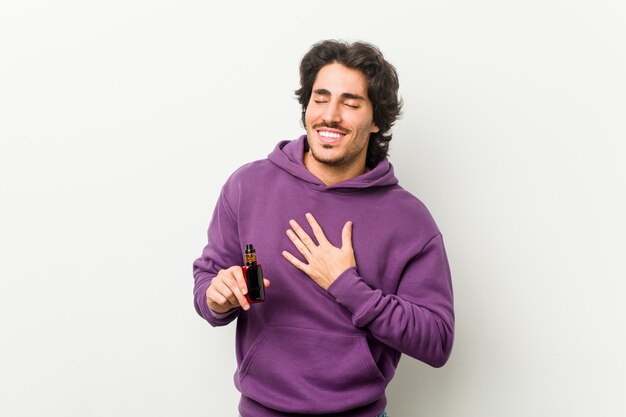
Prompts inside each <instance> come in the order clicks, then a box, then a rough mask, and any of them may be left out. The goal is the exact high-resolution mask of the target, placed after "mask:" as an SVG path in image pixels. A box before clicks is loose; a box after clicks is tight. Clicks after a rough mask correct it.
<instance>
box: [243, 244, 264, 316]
mask: <svg viewBox="0 0 626 417" xmlns="http://www.w3.org/2000/svg"><path fill="white" fill-rule="evenodd" d="M241 269H242V271H243V277H244V279H245V280H246V285H247V286H248V293H247V294H246V299H247V300H248V302H249V303H251V304H253V303H260V302H261V301H265V286H264V285H263V269H262V268H261V265H259V264H258V263H257V262H256V251H255V250H254V247H253V246H252V243H248V244H247V245H246V265H245V266H242V267H241Z"/></svg>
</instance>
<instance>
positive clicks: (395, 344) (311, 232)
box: [194, 40, 454, 417]
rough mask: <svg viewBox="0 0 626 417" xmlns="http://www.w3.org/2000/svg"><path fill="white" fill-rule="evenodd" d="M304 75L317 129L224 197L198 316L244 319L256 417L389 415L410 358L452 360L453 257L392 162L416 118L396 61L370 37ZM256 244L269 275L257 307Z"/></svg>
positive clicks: (325, 52)
mask: <svg viewBox="0 0 626 417" xmlns="http://www.w3.org/2000/svg"><path fill="white" fill-rule="evenodd" d="M300 81H301V88H300V89H299V90H297V91H296V95H297V96H298V99H299V101H300V104H301V105H302V121H303V123H304V126H305V129H306V135H303V136H301V137H300V138H298V139H297V140H294V141H283V142H280V143H279V144H278V145H277V146H276V148H275V149H274V151H273V152H272V153H271V154H270V155H269V156H268V159H264V160H261V161H256V162H252V163H250V164H247V165H244V166H243V167H241V168H240V169H238V170H237V171H236V172H235V173H234V174H233V175H232V176H231V177H230V178H229V179H228V181H227V182H226V184H225V185H224V187H223V188H222V192H221V195H220V197H219V200H218V203H217V206H216V208H215V211H214V215H213V218H212V220H211V224H210V226H209V231H208V238H209V239H208V244H207V245H206V247H205V248H204V251H203V253H202V256H201V257H200V258H198V259H197V260H196V261H195V262H194V277H195V287H194V299H195V307H196V310H197V311H198V313H199V314H200V315H201V316H202V317H203V318H205V319H206V320H207V321H208V322H209V323H210V324H211V325H213V326H222V325H226V324H228V323H230V322H232V321H233V320H235V319H237V341H236V356H237V364H238V368H237V371H236V374H235V385H236V387H237V389H238V390H239V391H240V392H241V400H240V404H239V412H240V413H241V415H242V416H243V417H270V416H272V417H274V416H300V415H312V414H314V415H328V416H343V417H350V416H367V417H376V416H382V415H385V414H384V410H385V406H386V397H385V387H386V386H387V384H388V383H389V381H390V380H391V378H392V377H393V375H394V372H395V369H396V366H397V364H398V361H399V360H400V355H401V354H402V353H405V354H407V355H410V356H412V357H414V358H417V359H419V360H421V361H423V362H425V363H427V364H429V365H431V366H435V367H439V366H442V365H443V364H444V363H445V362H446V361H447V359H448V357H449V355H450V352H451V349H452V341H453V334H454V312H453V299H452V284H451V280H450V271H449V267H448V262H447V258H446V253H445V249H444V245H443V241H442V237H441V234H440V232H439V230H438V229H437V226H436V224H435V222H434V221H433V219H432V217H431V216H430V214H429V212H428V211H427V209H426V207H425V206H424V205H423V204H422V203H421V202H420V201H419V200H417V199H416V198H415V197H414V196H412V195H411V194H409V193H408V192H407V191H406V190H404V189H403V188H402V187H401V186H400V185H398V180H397V179H396V177H395V176H394V173H393V168H392V166H391V164H390V163H389V161H388V159H387V151H388V145H389V141H390V140H391V134H389V130H390V128H391V127H392V125H393V123H394V122H395V120H396V119H397V118H398V116H399V114H400V109H401V101H400V99H399V98H398V86H399V85H398V78H397V75H396V71H395V69H394V68H393V66H392V65H390V64H389V63H388V62H387V61H386V60H385V59H384V58H383V56H382V54H381V53H380V51H379V50H378V49H377V48H376V47H374V46H372V45H370V44H366V43H362V42H356V43H352V44H348V43H344V42H338V41H332V40H331V41H322V42H319V43H317V44H315V45H313V47H312V48H311V49H310V50H309V52H308V53H307V54H306V55H305V56H304V58H303V59H302V62H301V65H300ZM246 244H253V245H254V247H255V248H256V251H257V256H258V260H259V263H261V264H262V266H263V269H264V274H265V275H266V276H267V277H269V280H268V279H265V282H264V284H265V286H266V287H267V290H266V300H265V301H264V302H261V303H255V304H252V305H251V304H250V303H249V302H248V301H247V299H246V297H245V295H246V293H247V289H246V283H245V280H244V277H243V274H242V270H241V267H240V265H242V263H243V260H242V257H243V255H242V252H243V248H244V247H245V246H246ZM270 280H271V286H270Z"/></svg>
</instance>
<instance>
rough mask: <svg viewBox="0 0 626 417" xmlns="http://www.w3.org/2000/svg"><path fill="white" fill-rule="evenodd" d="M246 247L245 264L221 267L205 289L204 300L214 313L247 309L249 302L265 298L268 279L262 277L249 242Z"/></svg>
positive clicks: (256, 301) (268, 283)
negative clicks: (239, 308) (238, 308)
mask: <svg viewBox="0 0 626 417" xmlns="http://www.w3.org/2000/svg"><path fill="white" fill-rule="evenodd" d="M246 249H247V253H246V265H245V266H243V267H241V266H238V265H235V266H231V267H230V268H227V269H222V270H220V271H219V272H218V273H217V275H216V276H215V278H213V279H212V280H211V284H210V285H209V288H207V290H206V302H207V305H208V307H209V308H210V309H211V310H212V311H213V312H214V313H217V314H223V313H226V312H228V311H230V310H232V309H233V308H236V307H241V308H243V309H244V310H248V309H249V308H250V304H253V303H258V302H261V301H263V300H264V299H265V288H267V287H268V286H269V285H270V281H269V280H268V279H266V278H263V270H262V268H261V265H259V264H258V263H257V262H256V252H255V250H254V247H253V246H252V245H251V244H250V245H246Z"/></svg>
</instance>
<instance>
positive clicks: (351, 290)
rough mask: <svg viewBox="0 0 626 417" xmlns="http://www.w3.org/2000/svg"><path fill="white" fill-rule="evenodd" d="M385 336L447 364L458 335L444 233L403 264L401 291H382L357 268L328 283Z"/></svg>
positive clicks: (359, 319) (356, 319) (359, 318)
mask: <svg viewBox="0 0 626 417" xmlns="http://www.w3.org/2000/svg"><path fill="white" fill-rule="evenodd" d="M328 292H329V294H331V295H332V296H333V297H334V298H335V299H336V300H337V302H338V303H340V304H341V305H343V306H344V307H345V308H346V309H348V311H350V313H351V314H352V322H353V323H354V325H355V326H357V327H361V328H367V329H368V330H369V331H370V332H371V334H372V335H373V336H374V337H375V338H376V339H378V340H380V341H381V342H383V343H385V344H387V345H388V346H391V347H392V348H394V349H396V350H398V351H400V352H403V353H405V354H407V355H409V356H412V357H414V358H416V359H418V360H421V361H423V362H425V363H427V364H429V365H431V366H433V367H441V366H443V365H444V364H445V363H446V362H447V360H448V358H449V356H450V353H451V350H452V343H453V338H454V308H453V294H452V282H451V278H450V268H449V265H448V260H447V256H446V252H445V248H444V245H443V239H442V237H441V235H440V234H439V235H437V236H435V237H434V238H432V239H431V240H430V241H429V242H428V243H427V244H426V245H425V246H424V248H423V249H422V250H421V252H420V253H419V254H418V255H417V256H415V257H414V258H413V259H412V260H411V261H410V262H409V263H408V265H407V266H406V267H405V268H404V272H403V274H402V277H401V278H400V283H399V286H398V290H397V293H396V294H383V293H382V291H381V290H379V289H373V288H371V287H370V286H369V285H368V284H367V283H365V282H364V281H363V280H362V279H361V277H360V276H359V275H358V272H357V270H356V269H355V268H350V269H348V270H346V271H345V272H344V273H343V274H341V275H340V276H339V277H338V278H337V279H336V280H335V282H333V283H332V284H331V285H330V287H329V288H328Z"/></svg>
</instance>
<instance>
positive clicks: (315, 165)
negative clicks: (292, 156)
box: [304, 150, 369, 186]
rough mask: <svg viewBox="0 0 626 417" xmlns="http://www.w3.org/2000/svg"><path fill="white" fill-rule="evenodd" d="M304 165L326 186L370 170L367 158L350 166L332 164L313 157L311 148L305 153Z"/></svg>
mask: <svg viewBox="0 0 626 417" xmlns="http://www.w3.org/2000/svg"><path fill="white" fill-rule="evenodd" d="M304 166H305V167H306V169H308V170H309V172H310V173H311V174H313V175H315V176H316V177H317V178H318V179H319V180H320V181H322V182H323V183H324V184H325V185H326V186H329V185H334V184H338V183H340V182H342V181H347V180H349V179H352V178H356V177H358V176H359V175H361V174H364V173H366V172H367V171H369V169H367V167H366V166H365V159H363V161H359V163H356V164H351V165H350V166H341V165H340V166H332V165H328V164H324V163H322V162H319V161H317V160H316V159H315V158H313V155H311V151H310V150H309V151H308V152H305V154H304Z"/></svg>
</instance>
